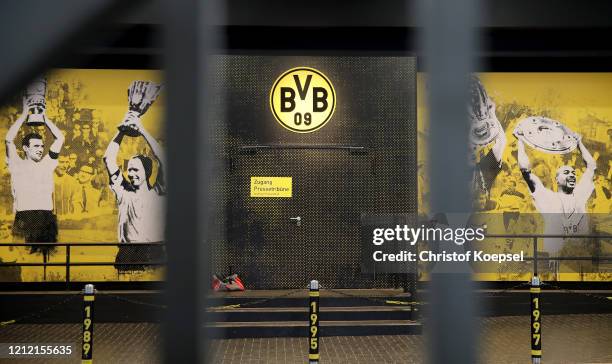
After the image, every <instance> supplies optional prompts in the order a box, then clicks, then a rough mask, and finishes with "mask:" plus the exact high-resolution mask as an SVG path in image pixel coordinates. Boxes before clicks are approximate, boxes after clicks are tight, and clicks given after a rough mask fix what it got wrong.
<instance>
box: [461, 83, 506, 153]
mask: <svg viewBox="0 0 612 364" xmlns="http://www.w3.org/2000/svg"><path fill="white" fill-rule="evenodd" d="M468 113H469V116H470V121H471V125H470V142H471V143H472V144H473V145H481V146H482V145H487V144H489V143H491V142H492V141H493V139H495V137H497V135H498V134H499V133H500V132H501V131H500V130H499V126H498V123H497V122H496V118H497V116H495V108H494V104H493V101H491V99H490V98H489V95H487V91H486V90H485V88H484V86H483V85H482V83H481V82H480V79H479V78H478V77H477V76H472V77H471V79H470V104H469V107H468Z"/></svg>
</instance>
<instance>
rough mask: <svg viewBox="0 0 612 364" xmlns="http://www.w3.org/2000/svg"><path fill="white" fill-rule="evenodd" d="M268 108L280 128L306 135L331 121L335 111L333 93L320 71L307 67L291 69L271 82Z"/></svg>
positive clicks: (330, 85)
mask: <svg viewBox="0 0 612 364" xmlns="http://www.w3.org/2000/svg"><path fill="white" fill-rule="evenodd" d="M270 108H271V109H272V114H274V117H275V118H276V120H277V121H278V122H279V123H280V124H281V125H282V126H283V127H284V128H286V129H289V130H291V131H293V132H296V133H310V132H313V131H315V130H319V129H320V128H322V127H323V126H324V125H325V124H326V123H327V122H328V121H329V120H330V119H331V117H332V114H333V113H334V110H335V109H336V91H334V87H333V86H332V83H331V81H330V80H329V79H328V78H327V77H326V76H325V75H324V74H323V73H321V72H320V71H317V70H315V69H314V68H308V67H297V68H292V69H290V70H289V71H287V72H285V73H283V74H282V75H281V76H280V77H279V78H278V79H277V80H276V82H274V86H272V90H271V91H270Z"/></svg>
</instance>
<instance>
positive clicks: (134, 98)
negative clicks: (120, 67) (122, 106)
mask: <svg viewBox="0 0 612 364" xmlns="http://www.w3.org/2000/svg"><path fill="white" fill-rule="evenodd" d="M160 90H161V85H159V84H156V83H153V82H150V81H133V82H132V84H131V85H130V88H129V89H128V115H127V116H126V118H125V119H124V120H123V122H122V123H121V125H119V126H118V127H117V128H118V129H119V130H120V131H121V132H123V133H124V134H126V135H128V136H132V137H137V136H139V135H140V131H138V128H137V127H136V126H135V125H134V121H133V120H134V117H135V118H140V117H141V116H142V115H143V114H144V113H145V112H147V110H148V109H149V107H150V106H151V105H152V104H153V102H154V101H155V99H157V96H158V95H159V91H160Z"/></svg>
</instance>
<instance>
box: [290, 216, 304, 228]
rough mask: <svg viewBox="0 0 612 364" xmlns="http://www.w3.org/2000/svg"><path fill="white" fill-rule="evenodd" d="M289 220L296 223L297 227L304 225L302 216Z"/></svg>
mask: <svg viewBox="0 0 612 364" xmlns="http://www.w3.org/2000/svg"><path fill="white" fill-rule="evenodd" d="M289 220H291V221H295V225H297V226H301V225H302V218H301V217H300V216H296V217H290V218H289Z"/></svg>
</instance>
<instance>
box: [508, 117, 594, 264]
mask: <svg viewBox="0 0 612 364" xmlns="http://www.w3.org/2000/svg"><path fill="white" fill-rule="evenodd" d="M514 136H515V137H516V138H517V139H518V142H517V143H518V156H517V159H518V165H519V168H520V169H521V173H522V175H523V178H524V179H525V182H527V185H528V187H529V191H530V192H531V196H532V198H533V202H534V205H535V207H536V209H537V210H538V212H540V213H541V214H542V217H543V219H544V224H545V226H544V234H550V235H566V236H571V235H584V234H588V233H590V228H589V220H588V216H587V214H586V212H587V210H586V205H587V201H588V200H589V198H590V196H591V194H592V193H593V190H594V189H595V186H594V184H593V177H594V175H595V168H596V167H597V165H596V162H595V159H594V158H593V157H592V156H591V154H590V153H589V151H588V150H587V148H586V147H585V146H584V144H583V143H582V139H581V137H580V136H579V135H578V134H576V133H574V132H573V131H571V130H570V129H569V128H568V127H566V126H565V125H563V124H562V123H560V122H559V121H556V120H553V119H549V118H545V117H540V116H533V117H528V118H526V119H523V120H522V121H521V122H519V124H518V126H517V127H516V129H515V130H514ZM525 144H527V145H529V146H530V147H532V148H534V149H536V150H539V151H541V152H545V153H553V154H566V153H570V152H572V151H573V150H574V149H576V148H578V150H579V151H580V153H581V155H582V159H583V160H584V162H585V164H586V169H585V171H584V173H582V176H581V178H580V181H578V180H577V178H576V170H575V169H574V167H573V166H567V165H565V166H561V167H560V168H559V169H558V170H557V171H556V178H555V180H556V183H557V192H554V191H552V190H551V189H548V188H546V187H544V185H543V183H542V181H541V180H540V178H539V177H538V176H536V175H535V174H534V173H532V171H531V164H530V162H529V157H528V156H527V153H526V151H525ZM565 241H566V240H565V239H564V238H545V239H544V251H547V252H548V253H549V254H551V255H557V254H558V253H559V251H560V250H561V248H562V247H563V245H564V242H565ZM557 269H558V266H557Z"/></svg>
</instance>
